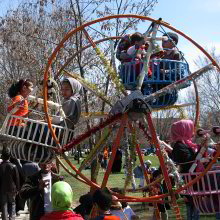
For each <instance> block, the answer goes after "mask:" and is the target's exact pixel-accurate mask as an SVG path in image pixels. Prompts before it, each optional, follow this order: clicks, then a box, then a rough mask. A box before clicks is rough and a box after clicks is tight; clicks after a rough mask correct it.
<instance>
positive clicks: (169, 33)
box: [163, 32, 179, 44]
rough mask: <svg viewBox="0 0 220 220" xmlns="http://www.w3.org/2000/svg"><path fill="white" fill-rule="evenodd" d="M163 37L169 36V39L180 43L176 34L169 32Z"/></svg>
mask: <svg viewBox="0 0 220 220" xmlns="http://www.w3.org/2000/svg"><path fill="white" fill-rule="evenodd" d="M163 36H168V38H171V39H172V40H174V41H175V43H176V44H177V43H178V40H179V37H178V35H177V34H176V33H173V32H167V33H165V34H164V35H163Z"/></svg>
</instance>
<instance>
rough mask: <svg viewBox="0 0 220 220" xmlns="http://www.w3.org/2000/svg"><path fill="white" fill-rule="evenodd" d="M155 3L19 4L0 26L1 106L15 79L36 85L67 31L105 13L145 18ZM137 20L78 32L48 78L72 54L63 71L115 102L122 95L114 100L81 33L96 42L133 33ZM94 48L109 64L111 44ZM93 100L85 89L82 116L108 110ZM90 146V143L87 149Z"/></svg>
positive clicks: (115, 0)
mask: <svg viewBox="0 0 220 220" xmlns="http://www.w3.org/2000/svg"><path fill="white" fill-rule="evenodd" d="M156 3H157V0H146V1H143V0H133V1H131V0H126V1H124V0H120V1H118V0H113V1H109V0H98V1H96V0H91V1H87V0H86V1H83V2H79V1H78V0H75V1H73V0H66V1H56V2H55V1H54V0H51V1H49V0H48V1H47V0H40V1H39V2H38V1H36V0H29V1H26V2H23V3H22V4H20V5H19V7H18V8H17V9H15V10H13V11H9V12H8V13H7V15H6V16H5V17H4V18H2V19H1V22H0V28H1V35H0V54H1V60H0V69H1V75H0V79H1V88H2V89H3V90H2V93H1V94H2V98H3V99H2V104H3V105H5V103H6V102H5V100H6V93H5V91H7V88H8V85H10V84H11V83H12V82H13V81H14V80H16V79H18V78H27V77H28V78H31V79H33V81H35V82H36V83H38V81H39V80H40V79H41V77H42V75H43V72H44V68H45V64H46V63H47V59H48V57H49V56H50V55H51V53H52V51H53V50H54V48H55V47H56V46H57V45H58V43H59V42H60V41H61V40H62V39H63V37H64V36H65V35H66V33H67V32H68V31H69V30H71V29H74V28H77V27H79V26H81V25H82V24H84V23H86V22H88V21H91V20H94V19H95V18H100V17H103V16H107V15H117V14H127V13H129V14H138V15H149V14H150V12H151V11H152V10H153V8H154V6H155V5H156ZM140 22H141V21H140V19H133V18H127V19H126V18H125V19H112V20H108V21H105V22H102V23H100V24H96V25H94V26H91V27H88V28H86V30H81V31H79V32H77V33H76V34H75V35H74V36H73V37H71V38H70V39H69V40H68V41H67V42H66V43H65V44H64V45H63V48H61V50H60V51H59V53H58V55H57V57H56V58H55V60H54V62H53V66H52V75H55V74H56V73H57V72H59V70H60V69H61V68H62V66H63V64H64V63H66V61H67V60H68V59H69V57H71V56H73V54H76V55H75V56H73V59H72V61H71V63H70V64H69V65H68V66H67V67H65V70H67V71H71V72H75V73H77V74H78V75H80V76H81V77H82V78H84V79H89V80H90V81H91V82H93V84H95V85H96V86H97V89H98V90H99V91H102V92H103V93H104V94H105V95H106V96H109V97H112V102H113V103H114V102H115V101H116V100H117V99H118V98H120V96H121V94H118V95H117V96H115V94H116V92H117V91H116V89H115V86H114V84H113V83H112V82H111V78H110V76H109V74H108V72H107V71H106V69H105V68H103V64H102V63H101V62H100V59H99V58H98V57H97V55H96V53H95V51H94V50H93V49H92V48H89V49H87V50H85V51H81V49H82V48H83V47H85V46H86V45H88V43H89V40H88V38H87V37H86V36H85V31H86V32H87V33H88V34H89V36H90V37H91V38H92V39H93V41H95V40H97V39H101V38H103V37H106V36H122V35H124V34H126V33H127V32H130V31H136V30H137V25H138V24H139V23H140ZM117 44H118V40H116V41H114V49H115V48H116V47H117ZM98 46H99V47H100V49H101V50H102V51H103V53H104V54H105V57H106V58H107V59H109V60H111V51H110V46H109V44H108V43H106V42H104V43H102V44H99V45H98ZM91 96H92V94H91V93H90V92H88V91H86V90H84V104H83V106H84V109H85V112H90V111H102V112H103V111H106V110H109V109H108V108H106V105H105V102H102V103H101V102H100V100H98V99H96V100H95V102H96V103H95V104H94V102H93V101H92V102H90V98H89V97H91ZM97 103H98V105H97ZM95 123H97V120H96V121H92V120H90V121H88V122H87V125H86V127H87V129H90V125H91V124H95ZM81 132H82V129H81ZM92 144H93V143H92V141H90V145H91V147H92Z"/></svg>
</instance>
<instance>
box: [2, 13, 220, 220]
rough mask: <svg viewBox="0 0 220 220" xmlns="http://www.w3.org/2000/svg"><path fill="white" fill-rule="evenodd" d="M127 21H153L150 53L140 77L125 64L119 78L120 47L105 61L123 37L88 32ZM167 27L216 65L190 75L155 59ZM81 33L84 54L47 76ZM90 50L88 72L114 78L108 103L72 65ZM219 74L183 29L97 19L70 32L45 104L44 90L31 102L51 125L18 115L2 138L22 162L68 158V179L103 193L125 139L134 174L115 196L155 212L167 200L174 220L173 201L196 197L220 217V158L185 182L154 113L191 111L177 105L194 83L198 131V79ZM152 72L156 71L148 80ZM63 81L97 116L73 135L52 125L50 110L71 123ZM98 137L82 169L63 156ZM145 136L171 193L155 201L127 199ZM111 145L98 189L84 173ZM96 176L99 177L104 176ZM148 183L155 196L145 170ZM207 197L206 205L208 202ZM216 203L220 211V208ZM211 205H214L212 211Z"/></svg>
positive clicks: (183, 66) (181, 65) (152, 197)
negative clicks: (108, 48) (74, 84)
mask: <svg viewBox="0 0 220 220" xmlns="http://www.w3.org/2000/svg"><path fill="white" fill-rule="evenodd" d="M124 18H138V19H141V20H143V21H146V22H147V21H148V22H150V25H149V28H148V30H147V31H146V32H145V33H144V36H145V40H147V41H148V48H147V49H146V51H145V53H144V55H143V58H142V60H141V62H140V66H139V67H138V68H139V73H138V74H137V65H136V61H135V60H134V59H132V60H130V61H128V62H123V63H121V65H120V70H119V71H118V72H119V74H117V69H116V65H114V48H113V49H112V53H111V55H110V56H109V57H108V56H107V55H106V54H105V51H104V47H102V43H106V42H109V41H114V40H120V39H121V38H122V37H118V36H117V37H106V38H102V36H101V35H98V36H95V37H94V36H93V35H90V32H89V28H90V27H92V28H93V29H95V28H96V24H97V23H102V22H105V21H108V20H111V19H124ZM163 27H165V28H167V29H170V30H171V31H173V32H176V33H177V34H179V35H180V36H182V37H184V38H185V39H187V40H188V41H190V42H191V43H192V44H193V45H194V46H196V47H197V48H198V49H199V50H201V51H202V52H203V53H204V55H205V56H207V58H208V59H209V60H210V64H209V65H207V66H205V67H203V68H202V69H199V70H197V71H196V72H194V73H190V71H189V66H188V63H187V62H186V60H184V59H181V60H178V61H177V60H169V59H163V58H162V57H159V58H157V57H154V58H153V59H150V57H151V56H152V54H154V53H157V52H158V47H157V45H156V42H157V41H162V40H164V39H166V40H167V39H169V35H168V36H166V35H165V36H162V37H158V36H157V33H159V30H161V31H162V33H164V34H166V32H165V31H164V29H163ZM79 33H80V34H82V35H83V36H84V38H85V39H86V42H87V45H84V46H83V47H81V48H80V50H78V52H76V53H75V54H73V55H72V56H70V57H69V59H68V60H65V62H64V64H63V65H62V66H61V67H60V68H59V70H58V71H57V72H56V74H55V75H54V76H53V77H52V76H51V75H50V73H49V70H50V68H51V67H52V65H55V63H56V58H57V57H59V56H61V54H62V53H64V51H65V47H66V45H67V44H68V43H69V42H71V40H72V39H73V38H74V37H76V36H77V35H78V34H79ZM75 43H77V42H75ZM102 49H103V51H102ZM86 51H87V52H88V53H87V57H86V59H88V61H89V62H90V60H89V54H96V59H95V61H94V63H93V65H92V64H91V65H88V66H89V68H88V71H90V73H91V72H93V71H94V70H93V68H92V67H93V66H96V67H97V68H100V69H101V72H102V73H103V74H106V72H107V77H109V82H110V86H111V88H112V91H115V96H111V97H110V96H108V95H106V94H103V87H101V86H100V85H95V84H94V83H93V82H94V79H93V77H88V78H86V75H85V72H84V70H83V69H82V66H78V67H77V65H76V64H75V63H74V60H75V58H76V57H77V56H78V55H79V53H83V52H86ZM109 60H111V62H109ZM97 62H101V63H102V65H95V64H97ZM73 63H74V64H73ZM70 65H74V67H75V70H76V71H74V72H73V71H71V70H69V69H71V68H68V67H69V66H70ZM214 67H216V68H217V69H218V70H220V67H219V66H218V64H217V63H216V62H215V60H213V58H212V57H211V56H210V55H209V54H208V53H207V52H206V51H205V50H204V49H203V48H202V47H201V46H200V45H199V44H197V43H196V42H195V41H194V40H192V39H191V38H190V37H188V36H187V35H186V34H184V33H183V32H181V31H180V30H178V29H176V28H174V27H172V26H171V25H169V24H168V23H166V22H163V21H162V20H161V19H159V20H155V19H152V18H150V17H145V16H138V15H115V16H108V17H103V18H100V19H97V20H93V21H91V22H88V23H85V24H83V25H82V26H80V27H78V28H76V29H73V30H70V31H69V32H68V33H67V34H66V36H65V37H64V38H63V39H62V41H61V42H60V43H59V45H58V46H57V47H56V48H55V49H54V51H53V52H52V55H51V57H50V58H49V59H48V63H47V66H46V69H45V73H44V84H43V88H44V97H43V99H41V98H38V97H36V96H34V92H36V91H37V90H38V89H37V88H36V89H35V90H34V92H33V97H32V98H30V99H32V101H35V102H37V103H41V104H43V105H44V111H42V112H41V114H42V115H45V117H46V119H47V120H46V122H43V121H41V122H40V121H38V120H34V119H30V118H21V117H19V116H15V115H13V111H12V112H11V113H9V114H8V115H7V117H6V119H5V121H4V123H3V126H2V128H1V135H2V136H4V137H5V138H7V139H8V140H10V146H11V149H12V154H13V156H14V157H16V158H19V159H24V160H29V161H35V162H42V161H43V162H47V161H50V160H52V159H53V158H55V157H56V156H57V155H62V156H63V158H64V160H65V161H66V163H67V164H68V166H69V167H70V168H71V169H72V172H69V171H68V168H67V167H66V166H65V165H64V163H63V162H62V161H61V160H59V162H60V164H61V166H62V167H63V168H64V169H65V170H66V171H67V172H68V173H69V174H70V175H72V176H73V177H74V178H76V179H77V180H78V181H80V182H82V184H86V185H89V186H90V187H92V188H97V187H102V188H103V187H105V186H108V187H111V186H109V185H108V180H109V178H111V176H112V175H113V174H112V173H111V171H112V165H113V161H114V159H115V157H116V152H117V149H118V148H119V147H120V142H121V141H122V140H124V142H125V145H126V147H125V149H124V151H125V154H126V159H127V160H128V175H127V177H126V178H125V180H124V184H123V186H122V188H123V191H124V192H125V193H124V194H117V193H115V195H116V196H117V197H118V198H119V199H121V200H126V201H130V202H136V201H140V202H152V203H153V204H154V205H155V204H156V203H158V202H161V200H162V199H163V198H165V197H168V196H169V197H170V198H171V203H172V207H173V212H174V213H175V215H176V218H177V219H181V216H180V210H179V207H178V204H177V201H176V196H175V195H176V194H179V193H183V194H185V195H190V196H192V197H193V201H194V203H195V205H196V206H197V207H198V208H199V209H200V211H201V212H204V213H210V212H211V213H214V212H219V210H220V198H219V187H218V184H217V176H218V175H219V173H220V171H218V170H216V171H209V170H210V168H211V167H212V165H213V164H214V163H215V162H216V159H217V158H218V156H219V155H220V152H217V153H216V154H215V156H214V157H213V159H212V161H211V162H210V163H209V164H208V166H207V168H206V169H205V171H204V172H202V173H195V172H194V170H193V172H192V173H188V174H184V181H185V182H184V181H183V179H182V178H181V175H180V174H179V173H178V170H177V167H176V166H175V164H174V163H173V162H172V160H171V159H170V158H169V156H168V154H167V152H166V150H165V147H164V145H163V143H162V142H160V140H158V138H157V133H156V130H155V127H154V124H153V120H152V112H153V111H154V110H158V109H169V108H176V109H180V108H181V107H184V106H186V105H187V103H186V104H185V105H175V102H176V101H177V98H178V91H179V90H180V89H183V88H187V87H188V86H189V85H190V84H191V82H193V84H194V87H195V91H196V96H197V103H196V104H197V106H196V107H197V108H196V109H197V114H196V118H195V124H197V123H198V120H199V99H198V96H199V95H198V91H197V87H196V83H195V80H196V78H198V77H199V76H201V75H202V74H204V73H206V72H207V71H209V70H211V69H213V68H214ZM149 70H151V74H150V75H149ZM162 70H164V72H165V74H163V75H162V76H161V72H162ZM79 73H80V74H81V76H82V75H84V78H83V77H81V76H80V74H79ZM63 76H68V77H72V78H74V79H76V80H78V81H79V82H80V83H81V84H82V85H83V87H84V88H85V91H87V93H88V94H89V95H90V100H91V101H90V102H88V103H89V104H88V105H90V109H91V110H90V112H88V111H87V113H85V114H82V117H81V121H79V122H78V124H76V125H75V129H74V130H71V129H68V128H67V127H65V126H64V127H61V126H57V125H54V124H52V122H51V120H50V116H51V112H50V109H52V110H54V111H55V112H56V113H57V112H59V115H61V117H64V118H65V114H63V111H62V105H61V103H60V97H59V80H60V79H62V77H63ZM94 77H96V79H98V80H100V82H102V76H101V75H98V74H97V75H96V72H95V71H94ZM50 83H52V84H53V90H54V91H55V92H54V93H55V95H54V100H53V101H51V100H48V91H49V90H48V84H50ZM100 84H101V83H100ZM97 100H102V101H103V103H105V105H107V109H109V113H107V114H106V113H105V112H104V111H102V112H101V113H100V112H98V111H97V105H96V104H95V103H96V102H97ZM85 109H86V107H85ZM87 110H88V106H87ZM93 118H95V119H94V121H93V122H94V125H93V126H91V125H90V124H88V123H87V122H88V120H91V119H93ZM97 118H102V120H100V121H101V122H100V121H99V120H97ZM16 119H20V120H23V122H24V123H25V125H26V126H29V128H30V129H29V132H28V133H25V131H22V130H21V129H17V130H16V129H15V128H13V127H12V126H10V122H11V121H12V120H16ZM39 128H40V130H41V132H40V134H39V135H37V132H38V130H39ZM98 132H99V133H100V137H99V139H98V140H96V141H95V142H94V145H95V146H94V147H93V149H92V150H91V152H90V153H89V154H88V156H87V157H86V158H85V160H84V161H83V163H82V164H81V165H80V167H79V168H78V169H77V168H76V167H75V166H74V165H73V164H72V163H71V161H70V160H69V159H68V157H67V156H66V155H65V152H66V151H69V150H71V149H76V147H77V146H78V145H79V144H82V143H84V142H85V141H86V140H87V139H88V138H90V137H92V136H94V135H95V134H96V133H98ZM143 136H144V138H145V139H146V141H148V142H151V143H152V144H154V145H155V147H156V155H157V157H158V159H159V161H160V167H161V170H162V173H163V178H164V180H165V181H166V185H167V188H168V193H167V194H162V195H157V194H154V193H149V196H148V197H144V198H143V197H135V196H131V195H127V194H126V192H130V191H132V190H131V189H130V188H129V186H130V183H131V176H132V169H133V168H134V167H132V166H133V165H132V157H133V156H134V155H136V154H137V157H138V159H139V161H140V164H141V166H142V168H143V169H144V160H143V157H142V154H141V149H140V141H139V140H140V138H141V137H142V138H143ZM109 139H111V143H112V153H111V158H110V160H109V163H108V167H107V169H106V171H105V173H104V176H103V179H102V181H101V183H100V185H99V184H97V183H96V182H92V181H91V180H90V179H89V178H88V177H86V176H85V175H84V174H83V170H84V169H85V167H86V166H89V165H90V164H91V163H92V161H93V160H94V159H95V158H97V156H98V154H99V153H100V152H101V151H103V149H104V147H105V145H106V144H107V143H108V141H109ZM129 141H130V144H129V147H127V146H128V142H129ZM204 149H205V148H203V150H204ZM203 153H204V152H203ZM203 153H202V152H201V154H200V155H201V157H200V158H197V159H201V158H202V156H203ZM129 158H131V159H129ZM144 170H145V169H144ZM96 171H97V173H96V175H98V170H96ZM170 173H172V174H174V177H175V180H176V182H177V183H178V184H177V185H178V187H177V189H175V190H174V189H173V187H172V184H171V182H170V178H169V174H170ZM144 176H145V180H146V183H147V186H146V187H143V188H140V189H138V191H144V190H146V189H149V188H150V187H153V186H154V184H156V183H158V182H159V181H160V180H161V179H157V180H155V181H154V182H152V183H150V181H149V178H148V173H147V171H145V172H144ZM199 181H200V182H202V184H201V186H200V188H199V190H198V189H197V191H195V190H194V189H193V187H192V186H193V184H195V183H196V184H199V183H200V182H199ZM206 181H208V183H209V184H206V183H205V182H206ZM210 181H214V186H213V185H212V184H210ZM204 198H206V200H205V199H204ZM216 201H217V204H218V205H215V204H216ZM207 202H209V204H211V205H210V206H209V207H208V205H207V204H208V203H207ZM155 207H156V205H155Z"/></svg>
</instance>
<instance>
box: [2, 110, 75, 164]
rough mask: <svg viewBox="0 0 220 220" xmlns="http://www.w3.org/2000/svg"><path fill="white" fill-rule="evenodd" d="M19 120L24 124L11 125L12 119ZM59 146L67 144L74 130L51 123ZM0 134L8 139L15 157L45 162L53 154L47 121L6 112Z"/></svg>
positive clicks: (54, 144)
mask: <svg viewBox="0 0 220 220" xmlns="http://www.w3.org/2000/svg"><path fill="white" fill-rule="evenodd" d="M15 120H20V121H22V123H23V124H24V126H15V125H12V121H15ZM52 128H53V129H54V131H55V133H56V136H57V138H58V139H59V141H60V144H61V146H63V145H65V144H67V143H68V142H69V141H70V140H71V139H72V138H73V135H74V131H73V130H71V129H68V128H66V127H62V126H58V125H54V124H52ZM0 135H1V136H2V137H3V138H4V139H7V140H8V146H9V147H10V148H11V153H12V156H13V157H15V158H17V159H22V160H27V161H34V162H45V161H49V160H51V159H52V158H53V157H54V156H55V154H54V149H55V148H56V142H55V140H54V139H53V138H52V135H51V131H50V129H49V128H48V125H47V123H45V122H43V121H39V120H33V119H30V118H24V117H19V116H15V115H12V114H11V113H8V114H7V116H6V118H5V121H4V123H3V126H2V128H1V130H0Z"/></svg>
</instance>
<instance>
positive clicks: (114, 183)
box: [61, 156, 215, 220]
mask: <svg viewBox="0 0 220 220" xmlns="http://www.w3.org/2000/svg"><path fill="white" fill-rule="evenodd" d="M69 159H70V161H71V162H72V164H74V165H75V166H76V168H79V166H80V165H79V164H77V161H76V160H74V159H73V158H69ZM144 160H151V162H152V166H154V167H158V166H159V161H158V159H157V157H156V156H145V157H144ZM138 164H139V161H137V162H136V165H138ZM82 173H83V175H85V176H86V177H87V178H89V179H90V175H91V174H90V169H88V170H83V171H82ZM61 175H63V176H64V180H65V181H66V182H68V183H69V184H70V185H71V187H72V189H73V192H74V204H78V201H79V198H80V196H81V195H83V194H86V193H87V192H89V190H90V188H89V186H87V185H85V184H83V183H81V182H80V181H78V180H76V179H75V178H73V177H72V176H70V175H69V174H68V173H67V172H66V171H64V170H63V169H62V168H61ZM124 177H125V175H124V169H121V172H120V173H117V174H111V175H110V176H109V180H108V183H107V186H108V187H110V188H112V187H120V188H123V186H124V180H125V179H124ZM103 178H104V171H100V172H99V176H98V180H97V182H98V184H101V183H102V180H103ZM136 185H137V186H138V185H139V179H136ZM130 188H131V187H130ZM127 195H131V196H135V197H142V193H129V194H127ZM178 203H179V206H180V209H181V214H182V216H183V217H184V219H186V207H185V204H184V202H183V200H182V199H179V200H178ZM130 205H131V206H132V208H133V210H134V211H135V212H136V213H137V214H138V215H140V217H141V219H150V218H151V216H152V213H153V208H152V207H149V206H148V204H145V205H144V204H142V203H133V204H130ZM168 212H169V219H176V218H175V215H173V213H172V211H171V210H169V211H168ZM200 219H202V220H205V219H211V220H212V219H215V217H214V216H213V215H203V214H201V217H200Z"/></svg>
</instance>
